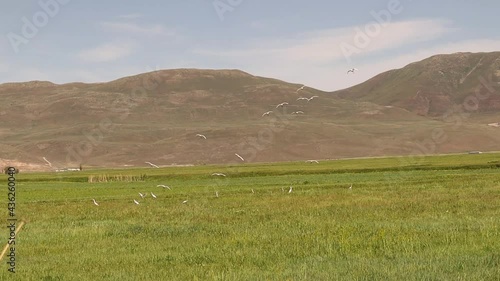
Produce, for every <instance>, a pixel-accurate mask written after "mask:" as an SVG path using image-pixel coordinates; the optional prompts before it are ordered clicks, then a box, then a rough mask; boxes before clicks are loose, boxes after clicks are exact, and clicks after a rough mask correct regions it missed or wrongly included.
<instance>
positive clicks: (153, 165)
mask: <svg viewBox="0 0 500 281" xmlns="http://www.w3.org/2000/svg"><path fill="white" fill-rule="evenodd" d="M144 163H146V164H149V165H151V166H152V167H155V168H160V167H158V166H157V165H155V164H153V163H151V162H144Z"/></svg>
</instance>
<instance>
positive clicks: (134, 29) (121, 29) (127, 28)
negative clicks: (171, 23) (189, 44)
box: [100, 22, 175, 36]
mask: <svg viewBox="0 0 500 281" xmlns="http://www.w3.org/2000/svg"><path fill="white" fill-rule="evenodd" d="M100 26H101V27H102V28H103V29H104V30H106V31H110V32H117V33H128V34H134V35H137V34H139V35H149V36H150V35H169V36H171V35H174V34H175V33H174V31H172V30H168V29H167V28H165V27H164V26H163V25H161V24H153V25H143V26H141V25H139V24H136V23H130V22H101V23H100Z"/></svg>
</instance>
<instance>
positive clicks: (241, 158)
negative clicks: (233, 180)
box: [234, 153, 245, 161]
mask: <svg viewBox="0 0 500 281" xmlns="http://www.w3.org/2000/svg"><path fill="white" fill-rule="evenodd" d="M234 155H236V156H238V158H240V160H241V161H245V159H243V157H241V156H240V155H239V154H238V153H235V154H234Z"/></svg>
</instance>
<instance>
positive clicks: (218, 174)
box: [212, 173, 226, 177]
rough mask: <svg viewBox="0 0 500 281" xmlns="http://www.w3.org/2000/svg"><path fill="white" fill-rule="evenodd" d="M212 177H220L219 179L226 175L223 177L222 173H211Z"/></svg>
mask: <svg viewBox="0 0 500 281" xmlns="http://www.w3.org/2000/svg"><path fill="white" fill-rule="evenodd" d="M212 176H221V177H225V176H226V175H224V174H223V173H213V174H212Z"/></svg>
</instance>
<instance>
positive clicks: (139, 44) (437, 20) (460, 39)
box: [0, 0, 500, 91]
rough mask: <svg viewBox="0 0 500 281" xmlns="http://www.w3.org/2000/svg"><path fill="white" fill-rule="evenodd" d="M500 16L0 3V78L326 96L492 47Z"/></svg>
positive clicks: (424, 2)
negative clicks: (183, 76) (230, 73)
mask: <svg viewBox="0 0 500 281" xmlns="http://www.w3.org/2000/svg"><path fill="white" fill-rule="evenodd" d="M498 11H500V1H497V0H491V1H486V0H483V1H481V0H479V1H465V0H454V1H452V0H442V1H439V0H435V1H430V0H420V1H416V0H415V1H412V0H358V1H332V0H309V1H305V0H303V1H299V0H182V1H181V0H177V1H160V0H151V1H148V0H144V1H131V0H102V1H83V0H36V1H35V0H24V1H2V2H0V23H1V24H0V35H1V37H0V83H5V82H22V81H31V80H47V81H52V82H54V83H58V84H61V83H69V82H76V81H78V82H106V81H111V80H114V79H118V78H121V77H124V76H130V75H135V74H139V73H144V72H149V71H153V70H158V69H173V68H204V69H240V70H242V71H245V72H248V73H250V74H252V75H257V76H264V77H272V78H276V79H280V80H284V81H287V82H291V83H298V84H305V85H307V86H309V87H313V88H317V89H320V90H323V91H334V90H339V89H343V88H347V87H350V86H353V85H356V84H359V83H362V82H364V81H366V80H368V79H370V78H371V77H373V76H375V75H377V74H379V73H382V72H384V71H387V70H390V69H395V68H402V67H404V66H405V65H407V64H409V63H412V62H415V61H419V60H422V59H425V58H427V57H430V56H432V55H436V54H449V53H455V52H491V51H500V30H499V29H498ZM350 68H357V69H358V71H357V72H356V73H355V74H354V75H352V74H349V75H348V74H347V70H348V69H350Z"/></svg>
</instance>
